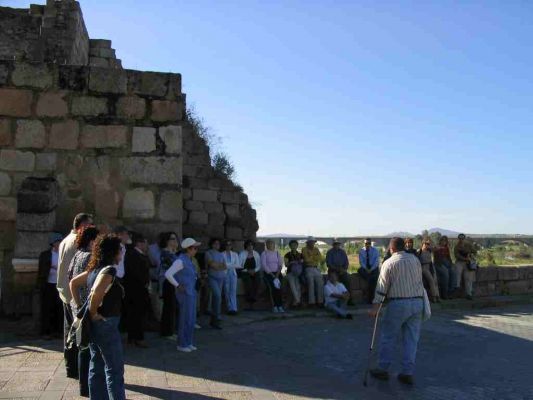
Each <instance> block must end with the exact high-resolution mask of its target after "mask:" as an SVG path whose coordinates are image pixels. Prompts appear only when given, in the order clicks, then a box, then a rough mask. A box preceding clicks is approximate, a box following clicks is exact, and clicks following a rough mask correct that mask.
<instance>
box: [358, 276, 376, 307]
mask: <svg viewBox="0 0 533 400" xmlns="http://www.w3.org/2000/svg"><path fill="white" fill-rule="evenodd" d="M357 273H358V274H359V275H360V276H361V278H363V279H364V280H365V281H367V282H368V293H367V294H368V298H367V301H368V303H372V301H373V300H374V292H375V291H376V285H377V283H378V277H379V268H374V269H373V270H369V269H368V268H363V267H361V268H359V270H357Z"/></svg>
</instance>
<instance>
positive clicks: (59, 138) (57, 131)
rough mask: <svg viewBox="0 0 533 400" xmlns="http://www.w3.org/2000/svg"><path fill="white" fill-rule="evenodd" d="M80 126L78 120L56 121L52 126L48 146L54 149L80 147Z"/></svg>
mask: <svg viewBox="0 0 533 400" xmlns="http://www.w3.org/2000/svg"><path fill="white" fill-rule="evenodd" d="M79 134H80V126H79V124H78V121H75V120H67V121H61V122H56V123H55V124H52V126H51V128H50V138H49V141H48V147H50V148H52V149H63V150H74V149H76V148H78V137H79Z"/></svg>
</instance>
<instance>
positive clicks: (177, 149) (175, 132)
mask: <svg viewBox="0 0 533 400" xmlns="http://www.w3.org/2000/svg"><path fill="white" fill-rule="evenodd" d="M159 137H160V138H161V139H162V140H163V142H165V153H167V154H180V153H181V126H176V125H170V126H162V127H160V128H159Z"/></svg>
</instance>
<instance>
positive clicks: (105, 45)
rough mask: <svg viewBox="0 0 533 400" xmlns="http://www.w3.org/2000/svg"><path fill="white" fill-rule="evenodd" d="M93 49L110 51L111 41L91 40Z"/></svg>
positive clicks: (90, 44)
mask: <svg viewBox="0 0 533 400" xmlns="http://www.w3.org/2000/svg"><path fill="white" fill-rule="evenodd" d="M89 46H90V48H91V49H110V48H111V40H108V39H89Z"/></svg>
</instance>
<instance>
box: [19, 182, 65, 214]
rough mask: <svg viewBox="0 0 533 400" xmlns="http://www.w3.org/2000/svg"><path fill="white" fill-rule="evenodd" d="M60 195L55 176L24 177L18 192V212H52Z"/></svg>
mask: <svg viewBox="0 0 533 400" xmlns="http://www.w3.org/2000/svg"><path fill="white" fill-rule="evenodd" d="M58 195H59V189H58V185H57V182H56V180H55V179H53V178H27V179H24V181H23V182H22V185H21V187H20V189H19V190H18V193H17V202H18V212H21V213H48V212H51V211H52V210H53V209H54V208H55V207H56V206H57V201H58Z"/></svg>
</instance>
